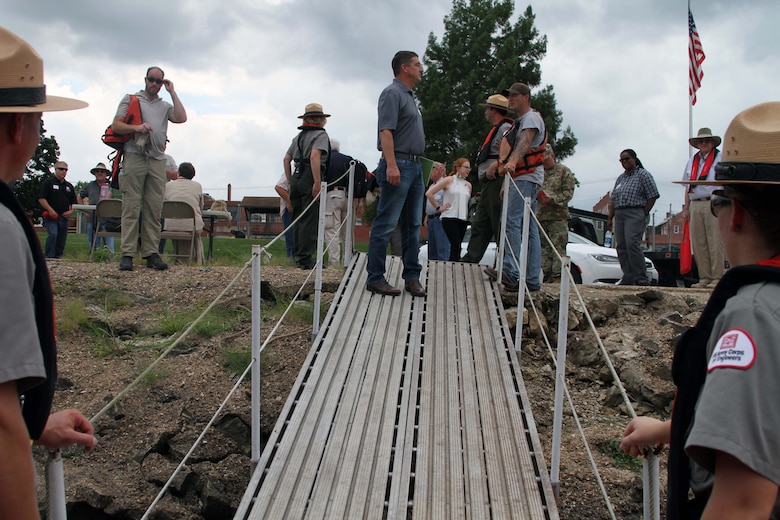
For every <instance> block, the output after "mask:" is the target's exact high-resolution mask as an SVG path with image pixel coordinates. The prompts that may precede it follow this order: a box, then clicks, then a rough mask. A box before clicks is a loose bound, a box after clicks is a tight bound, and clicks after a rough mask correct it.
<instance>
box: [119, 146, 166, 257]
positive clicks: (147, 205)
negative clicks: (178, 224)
mask: <svg viewBox="0 0 780 520" xmlns="http://www.w3.org/2000/svg"><path fill="white" fill-rule="evenodd" d="M119 189H120V190H121V191H122V256H135V255H136V253H137V252H138V250H139V246H138V237H139V235H140V237H141V246H140V251H141V256H142V257H143V258H147V257H149V256H151V255H153V254H155V253H157V248H158V247H159V245H160V215H161V214H162V205H163V200H164V198H165V159H152V158H150V157H146V156H144V155H140V154H137V153H127V154H125V156H124V159H123V160H122V172H121V174H120V175H119ZM139 218H140V221H141V222H140V223H139Z"/></svg>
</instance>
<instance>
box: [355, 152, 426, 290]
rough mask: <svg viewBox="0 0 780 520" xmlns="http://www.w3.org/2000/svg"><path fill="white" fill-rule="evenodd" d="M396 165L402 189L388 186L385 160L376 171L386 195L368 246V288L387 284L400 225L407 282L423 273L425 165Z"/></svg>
mask: <svg viewBox="0 0 780 520" xmlns="http://www.w3.org/2000/svg"><path fill="white" fill-rule="evenodd" d="M396 162H397V164H398V169H399V170H400V171H401V183H400V184H399V185H398V186H393V185H392V184H390V183H389V182H387V162H385V160H384V159H382V160H380V161H379V165H378V166H377V169H376V180H377V183H378V184H379V187H380V188H381V189H382V192H381V193H380V195H379V202H378V203H377V208H376V217H375V218H374V225H373V227H372V228H371V237H370V239H369V243H368V265H367V267H366V271H368V279H367V280H366V283H367V284H375V283H379V282H381V281H383V280H385V260H386V256H387V243H388V241H389V240H390V234H391V233H392V232H393V230H394V229H395V227H396V225H400V226H401V242H402V243H401V249H402V250H401V258H402V259H403V263H404V271H403V279H404V280H406V281H407V282H409V281H412V280H419V279H420V271H422V266H420V262H419V261H418V260H417V253H418V250H419V248H420V225H421V224H422V212H423V192H424V188H423V180H422V165H421V164H420V163H419V162H414V161H408V160H405V159H399V160H397V161H396Z"/></svg>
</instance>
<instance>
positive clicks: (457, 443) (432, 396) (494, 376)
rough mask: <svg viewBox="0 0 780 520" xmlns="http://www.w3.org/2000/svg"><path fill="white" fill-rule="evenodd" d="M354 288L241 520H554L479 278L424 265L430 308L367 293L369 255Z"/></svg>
mask: <svg viewBox="0 0 780 520" xmlns="http://www.w3.org/2000/svg"><path fill="white" fill-rule="evenodd" d="M387 266H388V273H387V275H388V281H389V282H390V283H391V284H393V285H395V286H397V287H403V280H402V279H401V271H402V265H401V262H400V259H397V258H393V259H389V261H388V264H387ZM346 278H347V279H346V280H345V282H343V283H342V285H341V286H340V288H339V291H338V293H337V295H336V298H335V300H334V304H333V305H332V307H331V309H330V310H329V312H328V314H327V316H326V317H325V319H324V321H323V326H322V328H321V330H320V334H319V335H318V337H317V338H316V339H315V343H314V345H313V347H312V352H311V353H310V355H309V357H308V358H307V362H306V365H305V366H304V367H303V369H302V371H301V374H300V375H299V378H298V381H296V384H295V386H294V388H293V393H292V394H291V398H290V400H288V403H287V404H286V405H285V407H284V409H283V411H282V416H280V418H279V421H278V422H277V426H276V428H275V430H274V433H273V434H272V436H271V438H270V439H269V445H268V446H266V449H265V450H264V451H263V455H262V456H261V460H260V461H259V463H258V468H257V470H256V471H255V473H254V474H253V476H252V479H251V480H250V487H249V489H248V490H247V493H246V495H245V497H244V500H242V503H241V505H240V507H239V511H238V513H237V515H236V518H241V519H242V520H243V519H246V518H252V519H259V518H316V519H325V518H328V519H330V518H392V519H396V518H398V519H402V518H420V519H434V520H439V519H441V520H444V519H454V518H464V519H465V518H530V519H536V518H540V519H541V518H550V519H553V520H555V519H557V518H558V516H557V512H556V510H555V506H554V503H553V500H552V492H551V486H550V485H549V479H548V478H547V476H546V474H545V473H544V468H545V465H544V459H543V457H541V452H540V450H539V447H540V443H539V442H538V437H537V436H536V429H535V426H534V425H533V424H532V415H531V414H530V409H526V407H527V406H528V403H527V396H526V394H525V387H524V386H523V384H522V381H517V380H516V379H515V377H517V376H519V374H520V370H519V365H518V364H517V359H516V357H515V356H514V353H513V352H512V351H511V348H512V346H511V337H509V335H508V330H507V329H506V325H505V320H504V318H503V312H502V309H501V308H500V299H498V293H497V289H495V288H494V287H493V285H492V284H490V283H489V282H487V281H486V280H485V279H484V275H483V274H482V272H481V268H479V266H474V265H468V264H460V263H451V262H430V263H429V264H428V266H427V269H424V271H423V273H422V278H421V279H422V280H423V281H424V283H425V284H426V285H427V288H428V296H427V297H426V298H413V297H411V295H409V294H408V293H403V294H402V296H400V297H395V298H391V297H382V296H379V295H372V294H370V293H368V292H367V291H365V280H366V277H365V255H357V257H356V258H355V260H353V263H352V264H351V265H350V266H349V268H348V270H347V277H346ZM524 413H525V416H524ZM528 418H530V421H531V423H530V424H528V425H526V424H525V422H524V419H528ZM534 463H536V465H537V466H538V467H540V468H542V474H541V475H537V474H536V472H535V467H534V466H535V465H534ZM537 479H539V480H537ZM539 482H541V486H540V485H539ZM253 497H254V503H252V500H253Z"/></svg>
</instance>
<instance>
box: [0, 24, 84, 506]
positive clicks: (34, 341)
mask: <svg viewBox="0 0 780 520" xmlns="http://www.w3.org/2000/svg"><path fill="white" fill-rule="evenodd" d="M85 106H87V104H86V103H84V102H82V101H77V100H75V99H68V98H61V97H55V96H47V95H46V86H45V85H44V83H43V61H42V60H41V58H40V56H38V54H37V53H36V52H35V50H34V49H33V48H32V47H31V46H30V45H29V44H28V43H27V42H25V41H24V40H22V39H21V38H19V37H18V36H16V35H15V34H13V33H12V32H10V31H8V30H7V29H4V28H2V27H0V244H3V254H2V255H0V353H1V354H0V461H2V463H0V518H38V503H37V500H36V496H35V470H34V468H33V460H32V453H31V451H30V444H31V439H32V441H33V442H34V443H35V444H41V445H44V446H47V447H49V448H64V447H66V446H69V445H71V444H76V443H77V444H81V445H82V446H84V447H85V448H87V449H92V447H93V446H95V444H96V442H97V441H96V440H95V437H94V436H93V429H92V425H91V424H90V423H89V421H88V420H87V419H86V418H85V417H84V416H83V415H82V414H81V413H79V412H78V411H76V410H63V411H60V412H57V413H54V414H51V415H50V414H49V412H50V411H51V405H52V398H53V395H54V385H55V381H56V378H57V347H56V340H55V337H54V317H53V315H54V303H53V297H52V291H51V280H50V279H49V272H48V270H47V268H46V260H45V259H44V257H43V253H42V252H41V245H40V242H39V241H38V236H37V234H36V232H35V230H34V229H33V227H32V223H31V222H30V219H29V217H28V216H27V213H26V212H25V210H24V208H22V206H21V204H19V201H18V200H17V199H16V197H14V195H13V193H12V192H11V189H10V187H9V186H8V183H10V182H13V181H16V180H18V179H20V178H21V177H22V174H23V173H24V167H25V165H26V164H27V161H29V160H30V157H32V155H33V153H34V152H35V148H36V146H37V145H38V143H39V142H40V139H41V135H40V123H41V112H44V111H46V112H48V111H58V110H74V109H77V108H84V107H85Z"/></svg>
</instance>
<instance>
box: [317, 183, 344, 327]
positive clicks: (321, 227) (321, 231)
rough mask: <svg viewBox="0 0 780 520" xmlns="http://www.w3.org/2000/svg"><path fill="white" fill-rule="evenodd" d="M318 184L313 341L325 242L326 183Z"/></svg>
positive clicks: (318, 314)
mask: <svg viewBox="0 0 780 520" xmlns="http://www.w3.org/2000/svg"><path fill="white" fill-rule="evenodd" d="M320 186H321V188H320V206H319V207H320V218H319V224H318V225H317V265H316V266H315V269H316V270H317V272H316V276H315V278H314V313H313V317H312V324H311V339H312V341H314V338H316V337H317V334H318V333H319V332H320V301H321V300H322V262H323V258H322V257H323V253H322V244H323V242H325V210H326V209H327V207H326V206H327V204H326V202H325V199H327V198H328V197H327V193H328V183H327V182H322V184H321V185H320ZM323 193H325V196H324V197H323V196H322V194H323ZM336 240H338V237H336Z"/></svg>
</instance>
